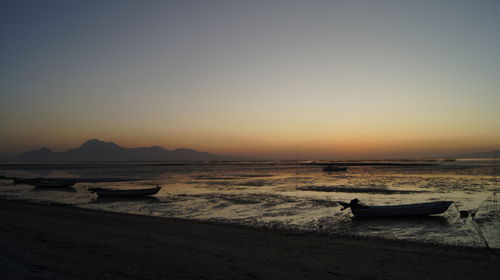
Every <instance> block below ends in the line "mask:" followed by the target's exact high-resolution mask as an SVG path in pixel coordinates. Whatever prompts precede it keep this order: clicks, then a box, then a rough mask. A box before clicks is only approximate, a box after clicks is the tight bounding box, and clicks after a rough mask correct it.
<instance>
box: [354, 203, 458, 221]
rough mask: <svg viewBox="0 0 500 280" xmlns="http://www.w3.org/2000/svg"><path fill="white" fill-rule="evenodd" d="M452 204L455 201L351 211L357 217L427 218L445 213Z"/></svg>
mask: <svg viewBox="0 0 500 280" xmlns="http://www.w3.org/2000/svg"><path fill="white" fill-rule="evenodd" d="M452 203H453V201H436V202H427V203H416V204H405V205H393V206H362V207H359V208H358V207H354V208H351V211H352V214H353V215H354V216H356V217H412V216H427V215H436V214H441V213H443V212H445V211H446V210H448V207H450V205H451V204H452Z"/></svg>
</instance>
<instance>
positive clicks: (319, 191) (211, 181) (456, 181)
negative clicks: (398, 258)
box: [0, 159, 500, 248]
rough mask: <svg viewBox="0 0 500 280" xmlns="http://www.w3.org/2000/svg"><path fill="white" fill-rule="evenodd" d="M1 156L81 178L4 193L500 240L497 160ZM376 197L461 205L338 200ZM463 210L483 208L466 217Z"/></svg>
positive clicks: (335, 228)
mask: <svg viewBox="0 0 500 280" xmlns="http://www.w3.org/2000/svg"><path fill="white" fill-rule="evenodd" d="M327 163H329V162H310V161H259V162H108V163H56V164H37V163H0V175H3V176H5V177H25V178H31V177H44V178H66V179H69V178H72V179H78V183H77V184H75V186H74V187H73V188H68V189H37V188H34V187H33V186H30V185H26V184H17V185H14V184H13V182H12V180H10V179H0V198H3V199H14V200H28V201H32V202H37V203H48V204H53V203H56V204H65V205H71V206H74V207H80V208H87V209H94V210H100V211H112V212H120V213H131V214H139V215H148V216H158V217H166V218H181V219H193V220H202V221H213V222H218V223H227V224H237V225H245V226H250V227H259V228H266V229H271V230H285V231H286V230H292V231H298V232H319V233H325V234H333V235H349V236H368V237H376V238H385V239H397V240H411V241H417V242H426V243H438V244H453V245H462V246H472V247H487V246H489V247H491V248H500V194H498V192H499V191H500V184H498V183H497V182H496V179H495V176H494V175H495V174H494V173H495V172H494V169H493V163H492V161H491V159H457V160H454V161H439V160H438V161H436V160H433V161H369V162H368V161H353V162H333V163H334V164H337V165H343V166H347V167H348V169H347V171H345V172H325V171H323V167H324V164H327ZM156 185H160V186H161V187H162V189H161V190H160V192H159V193H158V194H156V195H155V196H152V197H145V198H128V199H120V198H113V199H111V198H108V199H99V198H97V197H96V195H95V194H94V193H92V192H90V191H89V188H92V187H108V188H117V189H135V188H148V187H153V186H156ZM354 198H358V199H359V200H360V201H361V202H362V203H364V204H366V205H396V204H408V203H419V202H431V201H439V200H447V201H453V202H454V204H453V205H452V206H451V207H450V208H449V209H448V210H447V211H446V212H445V213H443V214H440V215H435V216H429V217H420V218H372V219H364V218H361V219H360V218H354V217H353V215H352V213H351V211H350V210H349V209H348V210H346V211H341V207H340V205H339V203H338V201H343V202H349V201H350V200H352V199H354ZM459 211H468V213H473V214H474V215H473V216H471V215H469V216H468V217H462V216H461V215H460V212H459Z"/></svg>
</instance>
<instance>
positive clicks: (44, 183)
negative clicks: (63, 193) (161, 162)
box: [30, 180, 75, 188]
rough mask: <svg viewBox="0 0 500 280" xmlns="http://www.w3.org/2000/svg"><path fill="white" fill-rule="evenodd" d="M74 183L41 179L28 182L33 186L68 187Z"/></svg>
mask: <svg viewBox="0 0 500 280" xmlns="http://www.w3.org/2000/svg"><path fill="white" fill-rule="evenodd" d="M74 184H75V182H73V181H53V180H41V181H38V182H35V183H30V185H32V186H34V187H35V188H69V187H72V186H73V185H74Z"/></svg>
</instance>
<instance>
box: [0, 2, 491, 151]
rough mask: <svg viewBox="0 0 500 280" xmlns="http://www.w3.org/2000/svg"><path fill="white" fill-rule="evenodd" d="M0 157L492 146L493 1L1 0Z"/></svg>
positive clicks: (470, 149)
mask: <svg viewBox="0 0 500 280" xmlns="http://www.w3.org/2000/svg"><path fill="white" fill-rule="evenodd" d="M0 22H1V24H0V35H1V38H2V40H1V44H0V63H1V66H2V67H0V134H1V137H0V138H1V139H0V141H1V142H0V153H4V154H5V153H16V152H20V151H25V150H29V149H34V148H39V147H42V146H47V147H50V148H51V149H53V150H56V151H62V150H65V149H67V148H70V147H75V146H78V145H80V144H81V143H82V142H83V141H85V140H87V139H90V138H98V139H101V140H105V141H114V142H116V143H118V144H120V145H123V146H126V147H137V146H152V145H160V146H163V147H165V148H169V149H173V148H179V147H189V148H193V149H196V150H201V151H208V152H211V153H218V154H228V155H245V156H253V157H268V158H295V157H296V154H297V157H299V158H300V159H348V158H394V157H425V156H432V155H437V156H439V155H446V154H453V153H463V152H476V151H487V150H492V149H496V148H498V147H500V110H499V104H500V1H472V0H471V1H237V0H231V1H201V0H200V1H125V0H120V1H110V0H104V1H87V0H86V1H71V0H61V1H51V0H44V1H22V0H21V1H19V0H16V1H2V2H1V4H0Z"/></svg>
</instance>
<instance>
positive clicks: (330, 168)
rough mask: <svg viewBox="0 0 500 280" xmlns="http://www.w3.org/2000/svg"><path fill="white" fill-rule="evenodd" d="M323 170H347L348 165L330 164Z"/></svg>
mask: <svg viewBox="0 0 500 280" xmlns="http://www.w3.org/2000/svg"><path fill="white" fill-rule="evenodd" d="M323 171H326V172H335V171H347V167H339V166H336V165H328V166H325V167H323Z"/></svg>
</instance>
